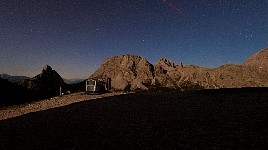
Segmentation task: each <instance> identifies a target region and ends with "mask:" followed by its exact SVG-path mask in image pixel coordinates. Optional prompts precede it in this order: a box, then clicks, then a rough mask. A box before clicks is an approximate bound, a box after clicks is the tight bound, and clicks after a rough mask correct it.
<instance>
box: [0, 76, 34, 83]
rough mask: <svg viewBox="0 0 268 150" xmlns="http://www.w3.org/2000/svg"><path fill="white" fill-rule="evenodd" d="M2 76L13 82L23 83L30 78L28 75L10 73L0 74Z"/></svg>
mask: <svg viewBox="0 0 268 150" xmlns="http://www.w3.org/2000/svg"><path fill="white" fill-rule="evenodd" d="M0 78H2V79H7V80H8V81H10V82H13V83H22V82H23V81H24V80H25V79H30V77H26V76H10V75H8V74H0Z"/></svg>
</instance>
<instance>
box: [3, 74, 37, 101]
mask: <svg viewBox="0 0 268 150" xmlns="http://www.w3.org/2000/svg"><path fill="white" fill-rule="evenodd" d="M0 85H1V86H0V106H8V105H13V104H19V103H24V102H28V101H30V100H31V99H32V97H31V94H30V92H29V91H28V90H27V89H26V88H25V87H23V86H21V85H18V84H16V83H12V82H10V81H8V80H7V79H3V78H1V77H0Z"/></svg>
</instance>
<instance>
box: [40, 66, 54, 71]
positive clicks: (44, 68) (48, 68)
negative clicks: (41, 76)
mask: <svg viewBox="0 0 268 150" xmlns="http://www.w3.org/2000/svg"><path fill="white" fill-rule="evenodd" d="M49 71H52V68H51V67H50V66H49V65H48V64H46V65H45V66H44V67H43V70H42V72H49Z"/></svg>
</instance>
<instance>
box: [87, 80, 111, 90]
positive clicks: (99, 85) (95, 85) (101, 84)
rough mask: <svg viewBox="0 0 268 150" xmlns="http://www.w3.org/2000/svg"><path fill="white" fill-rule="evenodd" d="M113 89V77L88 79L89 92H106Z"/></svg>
mask: <svg viewBox="0 0 268 150" xmlns="http://www.w3.org/2000/svg"><path fill="white" fill-rule="evenodd" d="M109 90H111V78H89V79H88V80H87V81H86V91H87V92H106V91H109Z"/></svg>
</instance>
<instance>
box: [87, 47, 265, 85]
mask: <svg viewBox="0 0 268 150" xmlns="http://www.w3.org/2000/svg"><path fill="white" fill-rule="evenodd" d="M267 66H268V48H265V49H263V50H261V51H260V52H258V53H256V54H254V55H253V56H251V57H250V58H249V59H248V60H246V61H245V63H244V64H241V65H235V64H226V65H223V66H220V67H218V68H213V69H210V68H204V67H199V66H194V65H189V66H183V65H182V64H181V65H178V64H175V63H173V62H171V61H169V60H168V59H166V58H162V59H160V60H159V61H158V62H156V63H155V64H154V65H152V64H150V63H149V62H148V61H147V60H146V59H145V58H141V57H140V56H135V55H123V56H115V57H110V58H108V59H107V60H106V61H104V62H103V64H102V65H101V67H100V68H99V69H98V70H97V71H96V72H95V73H94V74H93V75H91V76H90V78H92V77H99V78H106V77H110V78H111V79H112V87H113V88H114V89H117V90H136V89H142V90H148V89H149V88H151V87H168V88H174V89H181V90H189V89H191V90H193V89H218V88H240V87H267V86H268V69H267V68H268V67H267Z"/></svg>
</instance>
